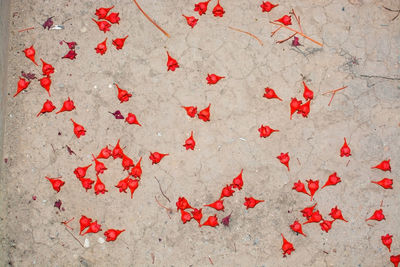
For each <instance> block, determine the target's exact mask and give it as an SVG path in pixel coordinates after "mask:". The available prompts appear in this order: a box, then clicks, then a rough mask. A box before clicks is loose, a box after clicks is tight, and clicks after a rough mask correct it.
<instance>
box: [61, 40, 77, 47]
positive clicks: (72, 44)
mask: <svg viewBox="0 0 400 267" xmlns="http://www.w3.org/2000/svg"><path fill="white" fill-rule="evenodd" d="M64 43H66V44H67V45H68V47H69V49H75V46H76V45H77V43H76V42H66V41H64Z"/></svg>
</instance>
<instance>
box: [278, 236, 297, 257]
mask: <svg viewBox="0 0 400 267" xmlns="http://www.w3.org/2000/svg"><path fill="white" fill-rule="evenodd" d="M281 236H282V241H283V244H282V250H283V256H285V255H286V254H288V255H290V253H292V252H293V251H295V249H294V247H293V244H292V243H290V242H289V241H287V240H286V239H285V237H284V236H283V234H281Z"/></svg>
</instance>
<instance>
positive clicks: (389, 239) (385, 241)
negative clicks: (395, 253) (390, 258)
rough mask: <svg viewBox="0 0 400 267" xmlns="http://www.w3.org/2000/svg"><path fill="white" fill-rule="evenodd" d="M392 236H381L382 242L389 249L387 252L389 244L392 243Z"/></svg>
mask: <svg viewBox="0 0 400 267" xmlns="http://www.w3.org/2000/svg"><path fill="white" fill-rule="evenodd" d="M392 237H393V236H392V235H389V234H387V235H383V236H381V240H382V244H383V245H385V246H386V247H387V248H388V249H389V252H390V245H392Z"/></svg>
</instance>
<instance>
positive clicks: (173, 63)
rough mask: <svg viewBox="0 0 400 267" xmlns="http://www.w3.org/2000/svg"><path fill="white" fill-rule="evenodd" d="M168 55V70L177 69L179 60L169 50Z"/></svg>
mask: <svg viewBox="0 0 400 267" xmlns="http://www.w3.org/2000/svg"><path fill="white" fill-rule="evenodd" d="M167 56H168V60H167V67H168V69H167V71H169V70H171V71H175V69H176V68H179V64H178V61H176V60H175V59H174V58H172V57H171V56H170V55H169V53H168V51H167Z"/></svg>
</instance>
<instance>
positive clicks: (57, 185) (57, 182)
mask: <svg viewBox="0 0 400 267" xmlns="http://www.w3.org/2000/svg"><path fill="white" fill-rule="evenodd" d="M45 178H46V179H47V180H49V182H50V183H51V185H52V186H53V189H54V190H55V191H57V193H58V192H60V189H61V186H63V185H64V184H65V182H64V181H62V180H60V179H56V178H49V177H47V176H46V177H45Z"/></svg>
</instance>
